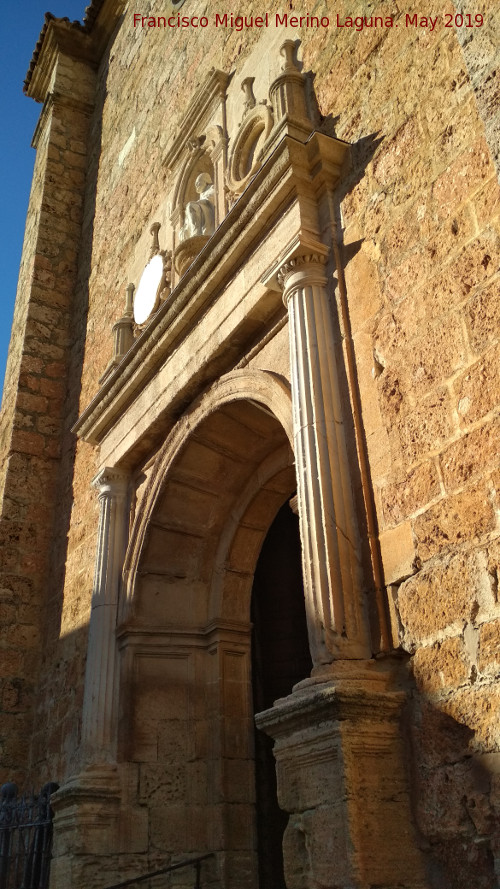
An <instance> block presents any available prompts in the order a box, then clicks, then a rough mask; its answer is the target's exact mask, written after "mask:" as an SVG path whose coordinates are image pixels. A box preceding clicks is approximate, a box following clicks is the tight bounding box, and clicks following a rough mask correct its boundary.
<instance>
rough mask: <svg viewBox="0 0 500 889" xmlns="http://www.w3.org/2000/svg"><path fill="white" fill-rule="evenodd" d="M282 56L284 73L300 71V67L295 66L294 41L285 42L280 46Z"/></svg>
mask: <svg viewBox="0 0 500 889" xmlns="http://www.w3.org/2000/svg"><path fill="white" fill-rule="evenodd" d="M280 56H282V57H283V58H284V60H285V61H284V63H283V65H282V67H281V70H282V71H298V70H299V69H298V67H297V65H296V64H295V41H294V40H285V42H284V43H282V44H281V46H280Z"/></svg>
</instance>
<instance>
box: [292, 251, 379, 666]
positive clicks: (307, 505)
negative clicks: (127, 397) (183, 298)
mask: <svg viewBox="0 0 500 889" xmlns="http://www.w3.org/2000/svg"><path fill="white" fill-rule="evenodd" d="M280 280H281V282H282V284H283V286H284V301H285V305H287V307H288V311H289V319H290V365H291V383H292V401H293V427H294V442H295V458H296V467H297V493H298V501H299V515H300V522H301V535H302V546H303V569H304V585H305V595H306V606H307V612H308V621H309V638H310V645H311V654H312V658H313V662H314V663H315V665H318V664H321V663H328V662H330V661H331V660H332V659H333V658H362V657H367V656H368V657H369V655H370V650H369V645H368V637H367V628H366V621H365V615H364V603H363V600H362V597H363V580H362V577H363V575H362V565H361V554H360V539H359V531H358V523H357V517H356V511H355V507H354V498H353V492H352V483H351V474H350V467H349V460H348V453H347V443H346V437H345V426H344V421H343V411H342V404H341V397H340V388H339V379H338V369H337V363H336V356H335V348H336V339H335V335H334V322H333V315H332V311H331V306H330V302H329V297H328V293H327V290H326V277H325V273H324V268H323V262H322V259H321V258H320V257H319V256H307V257H299V258H296V259H292V260H290V261H289V262H287V263H286V264H285V265H284V266H283V268H282V269H281V272H280Z"/></svg>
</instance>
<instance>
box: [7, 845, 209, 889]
mask: <svg viewBox="0 0 500 889" xmlns="http://www.w3.org/2000/svg"><path fill="white" fill-rule="evenodd" d="M214 856H215V853H214V852H209V853H208V854H207V855H200V856H199V857H198V858H186V859H185V860H184V861H179V863H178V864H169V866H168V867H162V868H161V869H160V870H155V871H150V872H149V873H147V874H142V875H141V876H139V877H132V878H131V879H130V880H124V882H123V883H115V884H114V885H113V886H107V887H106V889H125V886H136V885H137V884H139V883H145V882H146V880H152V879H153V877H160V876H162V875H163V874H169V873H172V871H174V870H180V868H182V867H194V869H195V874H196V875H195V884H194V889H201V862H202V861H206V859H207V858H213V857H214ZM0 889H1V887H0Z"/></svg>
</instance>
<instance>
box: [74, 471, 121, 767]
mask: <svg viewBox="0 0 500 889" xmlns="http://www.w3.org/2000/svg"><path fill="white" fill-rule="evenodd" d="M92 484H93V487H94V488H96V489H97V491H98V497H99V504H100V515H99V530H98V535H97V553H96V564H95V574H94V590H93V594H92V607H91V612H90V627H89V641H88V649H87V667H86V673H85V695H84V701H83V721H82V745H83V752H84V757H85V762H86V763H92V764H95V763H97V762H113V761H114V760H115V757H116V734H117V719H118V689H117V679H118V651H117V646H116V639H115V631H116V621H117V609H118V596H119V591H120V580H121V571H122V566H123V559H124V555H125V546H126V536H127V486H128V478H127V476H126V474H125V473H123V472H121V471H120V470H118V469H103V470H101V472H100V473H99V474H98V475H97V476H96V478H95V479H94V481H93V482H92Z"/></svg>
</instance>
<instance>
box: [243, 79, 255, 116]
mask: <svg viewBox="0 0 500 889" xmlns="http://www.w3.org/2000/svg"><path fill="white" fill-rule="evenodd" d="M254 81H255V77H245V79H244V80H243V81H242V83H241V89H242V90H243V92H244V94H245V111H250V110H251V109H252V108H255V105H256V101H255V96H254V94H253V84H254Z"/></svg>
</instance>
